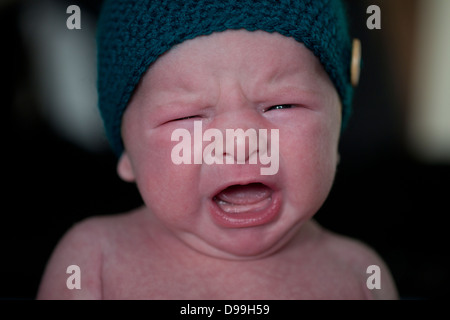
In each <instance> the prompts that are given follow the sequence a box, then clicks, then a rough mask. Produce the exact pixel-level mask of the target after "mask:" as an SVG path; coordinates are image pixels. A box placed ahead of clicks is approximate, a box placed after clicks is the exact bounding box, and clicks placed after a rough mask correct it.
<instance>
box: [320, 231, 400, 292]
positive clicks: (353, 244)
mask: <svg viewBox="0 0 450 320" xmlns="http://www.w3.org/2000/svg"><path fill="white" fill-rule="evenodd" d="M321 242H322V248H323V251H322V254H324V255H327V257H328V259H329V260H331V261H333V262H334V263H335V264H336V265H337V268H342V269H343V270H347V271H349V272H352V273H353V274H354V275H356V276H357V277H360V278H361V279H362V280H364V283H365V284H367V282H366V280H368V279H369V278H370V277H371V276H372V275H376V276H377V279H379V281H380V289H378V288H375V289H374V288H372V289H373V290H370V293H371V295H373V297H374V298H378V299H396V298H397V291H396V286H395V283H394V281H393V278H392V276H391V272H390V270H389V268H388V267H387V265H386V263H385V262H384V261H383V259H382V258H381V257H380V255H379V254H378V253H377V252H376V251H375V250H374V249H373V248H372V247H370V246H369V245H367V244H366V243H364V242H362V241H360V240H357V239H354V238H350V237H347V236H343V235H339V234H336V233H334V232H331V231H328V230H325V229H323V230H322V237H321ZM375 273H376V274H375ZM378 276H379V277H378ZM377 279H375V278H374V280H377ZM366 287H367V286H366Z"/></svg>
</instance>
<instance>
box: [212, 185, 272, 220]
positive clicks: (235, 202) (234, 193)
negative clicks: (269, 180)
mask: <svg viewBox="0 0 450 320" xmlns="http://www.w3.org/2000/svg"><path fill="white" fill-rule="evenodd" d="M271 200H272V189H270V188H269V187H268V186H266V185H264V184H262V183H251V184H247V185H233V186H230V187H228V188H226V189H224V190H222V191H221V192H219V193H218V194H217V195H216V196H215V197H214V201H215V202H216V203H217V205H218V206H219V208H220V209H222V210H223V211H224V212H226V213H245V212H252V211H258V210H262V209H264V208H266V207H267V206H268V205H269V204H270V201H271Z"/></svg>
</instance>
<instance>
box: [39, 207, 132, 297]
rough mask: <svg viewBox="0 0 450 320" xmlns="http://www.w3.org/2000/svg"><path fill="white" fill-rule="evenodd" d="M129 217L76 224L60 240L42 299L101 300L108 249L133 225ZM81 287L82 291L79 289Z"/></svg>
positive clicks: (92, 219) (44, 281) (45, 278)
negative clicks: (102, 280)
mask: <svg viewBox="0 0 450 320" xmlns="http://www.w3.org/2000/svg"><path fill="white" fill-rule="evenodd" d="M129 216H130V215H129V214H125V215H117V216H115V215H111V216H96V217H90V218H87V219H85V220H82V221H80V222H78V223H76V224H74V225H73V226H72V227H71V228H70V229H69V230H68V231H67V232H66V233H65V234H64V236H63V237H62V238H61V239H60V241H59V242H58V244H57V246H56V247H55V249H54V251H53V253H52V255H51V257H50V259H49V261H48V263H47V266H46V268H45V272H44V275H43V277H42V280H41V284H40V287H39V290H38V294H37V298H38V299H100V298H102V296H101V292H102V290H101V285H102V283H101V278H102V275H101V272H102V262H103V261H102V260H103V255H104V252H105V249H107V248H108V247H109V246H111V242H114V239H115V238H117V235H118V234H120V229H121V228H120V225H121V224H122V223H123V224H126V223H128V224H131V222H129V221H132V220H133V219H132V218H130V217H129ZM78 287H81V288H78Z"/></svg>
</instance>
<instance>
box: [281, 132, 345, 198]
mask: <svg viewBox="0 0 450 320" xmlns="http://www.w3.org/2000/svg"><path fill="white" fill-rule="evenodd" d="M287 135H289V137H286V139H283V140H281V139H280V141H282V142H281V144H280V170H282V172H283V174H284V176H285V179H286V180H287V181H289V184H288V185H289V188H291V190H294V192H293V193H292V197H294V198H295V199H293V200H294V201H295V202H298V203H301V204H302V205H305V204H306V203H308V202H311V203H313V202H316V201H317V202H320V201H323V200H324V198H326V196H327V195H328V192H329V190H330V189H331V185H332V183H333V180H334V176H335V172H336V163H337V142H336V139H335V137H334V134H333V133H332V132H331V131H330V130H328V129H327V128H326V127H324V126H309V127H304V130H299V129H297V130H292V131H289V132H287Z"/></svg>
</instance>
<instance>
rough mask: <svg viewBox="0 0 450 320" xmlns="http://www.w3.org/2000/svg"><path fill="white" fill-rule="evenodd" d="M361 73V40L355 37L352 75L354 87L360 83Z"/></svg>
mask: <svg viewBox="0 0 450 320" xmlns="http://www.w3.org/2000/svg"><path fill="white" fill-rule="evenodd" d="M360 73H361V41H360V40H359V39H353V48H352V63H351V70H350V76H351V81H352V85H353V86H354V87H356V86H357V85H358V83H359V75H360Z"/></svg>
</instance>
